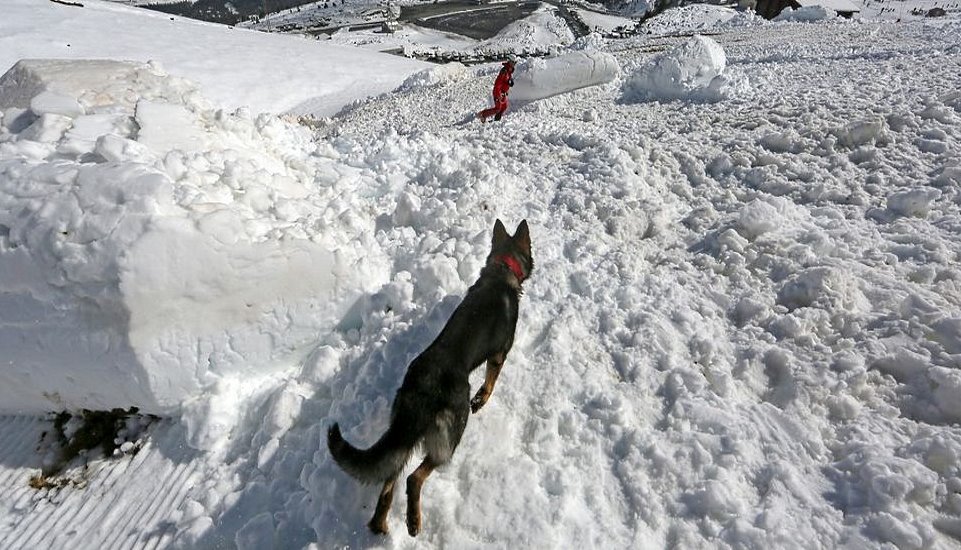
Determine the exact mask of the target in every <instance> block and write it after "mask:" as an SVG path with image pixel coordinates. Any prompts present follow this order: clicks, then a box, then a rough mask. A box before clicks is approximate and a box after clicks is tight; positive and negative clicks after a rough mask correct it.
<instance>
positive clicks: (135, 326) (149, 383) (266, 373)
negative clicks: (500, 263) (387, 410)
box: [0, 60, 384, 446]
mask: <svg viewBox="0 0 961 550" xmlns="http://www.w3.org/2000/svg"><path fill="white" fill-rule="evenodd" d="M0 109H2V112H3V118H2V123H3V124H2V132H0V150H2V152H3V157H4V159H5V160H4V162H3V164H2V165H0V275H2V276H0V348H3V349H5V350H7V351H6V352H5V358H4V359H5V360H4V361H3V363H2V365H0V407H2V410H3V411H5V412H41V411H44V410H51V409H60V408H89V409H107V408H112V407H129V406H136V407H139V408H140V409H141V410H142V411H145V412H151V413H158V414H170V413H175V412H179V411H180V409H181V408H183V407H184V406H185V405H187V404H188V403H190V402H191V401H192V400H193V399H194V398H196V397H198V396H199V395H201V394H202V393H212V394H216V393H217V392H216V391H213V389H214V388H215V387H223V386H230V387H235V388H239V387H241V386H243V385H244V384H248V385H250V386H255V385H256V384H257V383H258V382H260V383H263V381H264V380H265V378H267V377H270V376H271V375H275V374H277V373H278V372H281V371H283V370H284V369H285V368H288V367H290V365H291V364H292V363H294V362H299V361H300V360H301V359H302V357H303V356H304V355H306V353H307V352H309V349H304V346H305V345H306V344H307V343H309V342H313V341H315V339H316V335H317V333H318V331H320V330H322V329H324V330H326V331H329V330H330V329H331V327H333V326H334V325H336V324H338V323H340V322H342V321H343V320H344V316H345V314H346V312H347V308H348V307H349V306H350V305H351V304H352V302H353V301H355V300H356V299H357V298H358V296H359V294H360V292H361V290H362V287H363V285H364V284H370V285H375V284H377V283H378V281H380V280H381V279H383V277H384V274H383V273H384V272H383V269H382V265H381V263H380V262H381V261H383V259H382V258H379V257H378V256H377V254H376V253H372V252H364V257H363V258H358V257H356V253H355V252H354V251H353V250H356V249H355V248H353V247H344V246H342V245H343V244H344V241H345V240H355V237H348V236H345V235H346V234H345V233H343V232H338V231H337V229H336V227H337V226H339V225H341V224H343V223H345V221H346V223H347V224H350V223H354V222H352V221H351V220H350V218H349V216H345V215H344V214H345V213H344V212H343V211H342V209H341V208H339V207H338V205H337V200H336V197H337V195H338V194H339V191H338V190H337V188H338V181H339V180H340V178H341V177H345V176H347V174H341V173H337V172H333V171H332V172H331V173H329V174H325V173H322V171H321V172H320V173H319V172H318V167H317V166H316V164H313V165H312V164H310V163H307V162H305V161H304V159H309V158H311V157H314V156H316V155H317V153H318V151H316V149H317V146H316V144H315V143H314V142H312V141H311V139H310V135H309V133H307V132H306V130H304V129H303V128H299V127H294V126H291V125H288V124H287V123H284V122H282V121H281V120H279V119H277V118H274V117H270V116H261V117H259V118H256V119H252V118H251V117H250V116H249V115H247V114H246V113H245V112H244V111H239V112H237V113H234V114H227V113H225V112H223V111H214V110H210V109H208V108H207V106H206V102H204V101H203V99H202V98H201V97H200V96H199V94H198V92H197V89H196V87H195V86H194V85H193V84H191V83H189V82H187V81H185V80H182V79H179V78H174V77H170V76H168V75H165V74H163V73H162V72H159V71H158V70H157V69H156V67H153V66H151V65H146V64H136V63H124V62H110V61H76V60H70V61H67V60H63V61H58V60H44V61H21V62H19V63H18V64H17V65H16V66H15V67H14V68H13V69H12V70H11V71H9V72H8V73H7V74H6V75H4V76H3V78H2V79H0ZM338 168H339V169H343V168H344V167H342V166H339V165H338ZM332 170H335V169H332ZM318 182H323V184H324V186H320V185H319V184H318ZM352 231H353V233H355V234H363V233H364V232H362V231H357V229H356V228H355V229H353V230H352ZM354 244H355V245H361V244H362V243H357V242H355V243H354ZM348 271H349V272H350V275H351V276H350V277H347V276H346V274H347V273H348ZM25 312H30V313H29V314H27V313H25ZM24 315H27V317H24ZM191 406H197V405H191ZM199 407H200V409H204V406H203V405H199ZM214 416H216V415H211V414H210V411H209V410H204V411H203V412H202V413H198V414H197V415H194V416H193V417H192V416H191V415H190V414H188V415H187V421H188V424H191V423H192V422H194V421H196V422H194V423H193V424H191V429H192V437H193V438H194V443H196V444H198V445H201V446H202V445H203V442H204V441H205V440H206V439H208V436H211V437H212V436H213V435H214V434H213V433H208V432H209V428H211V426H201V425H200V421H201V420H203V422H209V421H210V420H211V418H212V417H214Z"/></svg>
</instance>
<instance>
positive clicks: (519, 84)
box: [510, 51, 620, 102]
mask: <svg viewBox="0 0 961 550" xmlns="http://www.w3.org/2000/svg"><path fill="white" fill-rule="evenodd" d="M619 72H620V66H619V65H618V64H617V59H615V58H614V56H613V55H611V54H609V53H606V52H598V51H574V52H570V53H565V54H563V55H559V56H557V57H549V58H536V59H532V60H530V61H527V62H525V63H522V64H520V65H518V67H517V69H516V70H515V71H514V87H513V88H512V89H511V93H510V99H511V101H514V102H526V101H534V100H538V99H544V98H547V97H551V96H554V95H558V94H563V93H567V92H571V91H574V90H577V89H579V88H586V87H588V86H596V85H598V84H605V83H607V82H610V81H612V80H614V79H615V78H616V77H617V75H618V73H619Z"/></svg>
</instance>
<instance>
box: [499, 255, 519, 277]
mask: <svg viewBox="0 0 961 550" xmlns="http://www.w3.org/2000/svg"><path fill="white" fill-rule="evenodd" d="M497 259H498V260H500V261H501V262H503V263H504V265H506V266H507V269H510V270H511V273H513V274H514V276H515V277H517V281H518V282H520V281H523V280H524V268H522V267H521V263H520V262H518V261H517V258H515V257H514V256H511V255H510V254H504V255H503V256H499V257H498V258H497Z"/></svg>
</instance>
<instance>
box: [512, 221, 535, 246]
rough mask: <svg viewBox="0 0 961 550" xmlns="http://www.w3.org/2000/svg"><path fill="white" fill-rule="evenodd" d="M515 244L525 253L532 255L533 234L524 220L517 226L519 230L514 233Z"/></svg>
mask: <svg viewBox="0 0 961 550" xmlns="http://www.w3.org/2000/svg"><path fill="white" fill-rule="evenodd" d="M514 243H516V244H517V246H520V247H521V248H522V249H524V251H525V252H527V253H528V254H530V252H531V232H530V229H528V227H527V220H522V221H521V223H519V224H518V225H517V230H516V231H514Z"/></svg>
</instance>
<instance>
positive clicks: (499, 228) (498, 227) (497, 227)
mask: <svg viewBox="0 0 961 550" xmlns="http://www.w3.org/2000/svg"><path fill="white" fill-rule="evenodd" d="M510 238H511V236H510V235H508V234H507V228H506V227H504V223H503V222H502V221H500V219H498V220H497V221H496V222H494V237H493V238H492V239H491V246H492V247H494V248H497V246H498V245H499V244H501V243H503V242H504V241H506V240H508V239H510Z"/></svg>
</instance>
